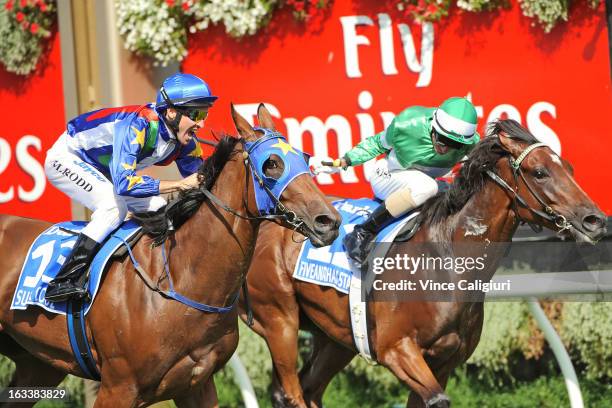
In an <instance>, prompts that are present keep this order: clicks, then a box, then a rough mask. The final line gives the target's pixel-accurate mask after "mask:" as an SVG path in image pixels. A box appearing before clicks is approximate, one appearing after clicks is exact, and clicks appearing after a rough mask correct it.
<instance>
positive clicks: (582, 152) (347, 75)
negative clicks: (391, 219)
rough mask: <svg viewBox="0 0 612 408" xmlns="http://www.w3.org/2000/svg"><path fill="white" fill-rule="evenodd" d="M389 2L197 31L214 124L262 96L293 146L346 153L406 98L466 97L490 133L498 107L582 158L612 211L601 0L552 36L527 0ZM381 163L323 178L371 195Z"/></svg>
mask: <svg viewBox="0 0 612 408" xmlns="http://www.w3.org/2000/svg"><path fill="white" fill-rule="evenodd" d="M390 3H391V2H389V4H390ZM389 4H385V2H380V1H374V0H371V1H366V0H359V1H357V0H355V1H342V2H340V1H339V2H335V3H334V4H333V6H332V7H331V9H329V10H328V11H327V12H326V14H325V15H324V16H320V17H317V18H316V19H314V20H311V21H309V22H306V23H300V22H296V21H295V20H294V19H293V17H292V16H291V15H290V13H288V12H281V13H280V14H275V16H274V19H273V20H272V21H271V23H270V25H269V26H268V27H267V28H266V29H264V30H263V31H262V32H261V33H260V34H258V35H256V36H254V37H251V38H245V39H242V40H233V39H230V38H228V37H227V36H226V35H225V33H224V32H223V28H222V27H217V28H212V29H209V30H207V31H206V32H203V33H200V34H198V35H196V36H194V37H192V38H191V39H190V44H189V56H188V58H187V59H186V61H185V62H184V65H183V68H184V70H185V71H186V72H192V73H194V74H197V75H200V76H201V77H202V78H204V79H205V80H206V81H208V82H209V84H210V85H211V87H212V89H213V91H214V92H215V93H216V94H217V95H219V96H220V99H219V101H218V102H217V104H216V106H215V107H214V109H213V110H212V111H211V115H210V118H209V121H208V126H210V127H212V128H216V129H224V130H226V131H228V132H231V133H234V132H235V131H234V129H233V128H232V126H231V121H230V116H229V103H230V102H233V103H234V104H237V105H238V107H239V109H240V111H241V112H243V113H244V114H247V115H248V116H252V114H253V112H254V109H255V107H256V104H257V103H258V102H265V103H266V104H267V105H268V106H269V107H270V108H271V110H272V113H273V114H274V115H275V117H276V119H277V121H276V123H277V126H278V128H279V130H281V131H282V132H284V133H285V134H286V135H287V136H288V138H289V140H290V142H291V143H292V144H294V145H296V146H298V147H302V148H303V149H304V150H305V151H308V152H310V153H314V154H316V155H325V156H331V157H338V156H339V155H341V154H343V153H344V152H345V151H346V150H348V149H349V148H350V147H351V146H352V145H354V144H356V143H358V142H359V141H360V140H361V139H363V138H365V137H368V136H371V135H372V134H374V133H376V132H379V131H382V130H383V129H384V127H385V126H386V124H388V123H389V122H390V120H391V119H392V118H393V115H394V114H397V113H398V112H400V111H401V110H402V109H404V108H405V107H407V106H411V105H425V106H435V105H438V104H439V103H440V102H441V101H442V100H444V99H446V98H447V97H449V96H454V95H463V96H468V97H469V98H471V99H472V101H473V102H474V104H475V105H476V106H477V109H478V111H479V115H480V117H481V122H480V131H481V133H482V132H483V131H484V126H485V123H486V122H487V121H490V120H493V119H495V118H497V117H511V118H514V119H517V120H519V121H520V122H522V123H523V124H524V125H526V126H527V127H528V128H529V129H530V130H531V131H532V132H533V133H534V134H535V135H536V136H537V137H538V138H540V139H541V140H543V141H546V142H548V143H550V144H551V145H552V146H553V147H555V148H556V149H557V150H559V151H560V152H561V155H562V156H563V157H565V158H566V159H568V160H570V161H571V162H572V163H573V164H574V166H575V169H576V178H577V179H578V181H579V183H580V184H581V185H582V187H583V188H584V189H585V190H586V191H587V193H588V194H589V195H590V196H591V197H592V198H593V199H594V200H595V201H596V202H597V203H598V204H599V205H600V206H601V208H602V209H603V210H604V211H606V212H607V213H608V214H612V195H611V194H610V193H608V188H607V184H608V183H604V184H602V181H603V180H610V178H609V174H610V173H611V172H612V161H611V160H610V159H609V157H607V150H608V149H609V147H610V141H609V139H608V138H609V135H610V130H609V125H608V120H607V119H608V115H609V114H610V112H612V109H611V108H612V103H611V102H612V99H611V92H610V71H609V69H610V68H609V60H608V59H609V57H608V42H607V28H606V21H605V13H604V7H603V4H601V5H600V7H599V8H598V9H597V10H592V9H591V8H589V6H588V5H587V4H586V2H579V3H578V4H575V3H573V7H572V9H571V10H570V19H569V20H570V22H569V23H564V24H560V25H559V26H558V27H556V28H555V29H554V30H553V31H552V32H551V33H550V34H544V33H543V31H542V30H541V28H539V27H534V26H533V20H531V19H528V18H526V17H524V16H522V15H521V12H520V8H519V5H518V4H513V5H512V7H511V9H509V10H503V11H497V12H493V13H476V14H474V13H468V12H460V11H459V10H457V9H454V10H452V11H451V15H450V16H449V17H448V18H446V19H445V20H443V21H442V22H440V23H435V24H430V23H426V24H423V25H421V24H418V23H416V22H414V21H413V20H410V19H408V18H407V17H406V16H405V14H402V13H401V12H399V11H398V10H397V9H396V8H395V6H390V5H389ZM251 119H252V117H251ZM371 168H372V165H371V164H367V165H366V166H365V167H364V168H362V167H359V168H356V169H355V171H354V172H352V171H350V172H345V173H343V174H342V175H334V176H333V177H330V176H327V175H325V176H319V177H318V181H319V182H320V184H321V185H322V187H323V189H324V191H326V192H328V193H334V194H338V195H343V196H353V197H355V196H366V195H371V191H370V188H369V185H368V184H367V182H366V181H365V175H364V173H363V171H364V170H365V171H366V174H367V172H368V171H369V170H370V169H371Z"/></svg>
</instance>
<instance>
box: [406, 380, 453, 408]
mask: <svg viewBox="0 0 612 408" xmlns="http://www.w3.org/2000/svg"><path fill="white" fill-rule="evenodd" d="M448 377H449V374H448V373H443V374H442V373H440V374H438V373H436V379H437V380H438V383H439V384H440V386H441V387H442V388H446V383H447V382H448ZM442 396H446V395H445V394H442V395H441V397H440V398H441V399H440V401H439V402H438V401H436V400H432V401H430V404H429V405H426V404H425V402H424V401H423V398H421V396H420V395H419V394H417V393H416V392H411V393H410V397H409V398H408V402H407V403H406V407H407V408H424V407H448V406H450V402H449V401H448V400H443V398H442ZM447 398H448V397H447ZM436 403H437V404H438V405H436Z"/></svg>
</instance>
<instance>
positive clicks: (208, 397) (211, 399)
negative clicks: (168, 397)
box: [174, 376, 219, 408]
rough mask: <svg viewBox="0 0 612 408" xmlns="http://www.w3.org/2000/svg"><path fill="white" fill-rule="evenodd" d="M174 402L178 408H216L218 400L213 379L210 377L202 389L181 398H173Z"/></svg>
mask: <svg viewBox="0 0 612 408" xmlns="http://www.w3.org/2000/svg"><path fill="white" fill-rule="evenodd" d="M174 402H175V403H176V406H177V407H178V408H218V407H219V400H218V399H217V388H216V387H215V380H214V378H213V377H212V376H211V377H210V378H209V379H208V381H206V383H205V384H204V385H203V386H202V387H200V388H198V389H196V390H194V391H193V392H192V393H189V394H187V395H184V396H182V397H181V398H175V399H174Z"/></svg>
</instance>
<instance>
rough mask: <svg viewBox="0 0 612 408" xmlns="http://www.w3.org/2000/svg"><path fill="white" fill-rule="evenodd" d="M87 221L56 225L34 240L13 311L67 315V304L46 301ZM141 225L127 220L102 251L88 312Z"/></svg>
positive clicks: (91, 280)
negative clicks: (119, 253)
mask: <svg viewBox="0 0 612 408" xmlns="http://www.w3.org/2000/svg"><path fill="white" fill-rule="evenodd" d="M85 225H87V223H86V222H82V221H72V222H63V223H60V224H55V225H53V226H52V227H50V228H48V229H47V230H46V231H45V232H43V233H42V234H40V235H39V236H38V238H36V240H35V241H34V243H33V244H32V246H31V247H30V250H29V251H28V256H27V257H26V260H25V262H24V264H23V268H22V269H21V275H20V276H19V282H18V283H17V288H16V289H15V293H14V295H13V301H12V302H11V309H17V310H25V309H26V308H27V307H28V306H29V305H34V306H40V307H42V308H43V309H45V310H48V311H50V312H52V313H57V314H63V315H65V314H66V302H55V303H50V302H47V301H46V300H45V293H46V292H47V286H48V284H49V282H50V281H51V280H52V279H53V278H54V277H55V276H56V275H57V273H58V272H59V269H60V267H61V266H62V264H63V263H64V261H65V260H66V258H67V257H68V255H69V254H70V251H72V247H73V246H74V244H75V242H76V239H77V234H78V233H79V232H80V231H81V230H82V229H83V227H85ZM139 230H140V226H139V225H138V224H136V223H135V222H134V221H126V222H125V223H123V225H122V226H121V227H119V229H117V230H116V231H115V232H114V233H113V234H111V236H110V237H109V238H108V239H107V241H106V242H105V243H104V245H103V246H102V249H100V250H99V251H98V253H97V254H96V256H95V258H94V260H93V261H92V263H91V270H90V276H89V283H88V291H89V294H90V296H91V299H92V301H91V302H90V303H89V304H88V305H87V306H86V308H85V313H87V312H88V311H89V309H90V307H91V305H92V303H93V299H94V298H95V295H96V294H97V292H98V288H99V286H100V281H101V279H102V273H103V271H104V269H105V266H106V264H107V262H108V261H109V259H110V258H111V257H112V255H113V254H114V253H115V251H116V250H117V249H118V248H119V247H120V246H121V245H123V244H124V241H126V242H127V241H129V240H130V239H131V238H132V237H133V236H134V235H135V234H136V233H138V231H139Z"/></svg>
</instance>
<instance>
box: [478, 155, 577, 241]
mask: <svg viewBox="0 0 612 408" xmlns="http://www.w3.org/2000/svg"><path fill="white" fill-rule="evenodd" d="M539 147H548V145H546V144H545V143H534V144H532V145H529V146H528V147H527V148H526V149H525V150H524V151H523V152H522V153H521V154H520V155H519V157H517V158H516V159H514V158H512V156H509V157H508V161H509V164H510V168H511V169H512V174H513V175H514V181H515V185H516V187H515V188H512V187H511V186H510V185H509V184H508V183H507V182H506V181H505V180H504V179H502V178H501V177H499V176H498V175H497V174H496V173H494V172H493V171H491V170H487V171H486V173H487V175H488V176H489V177H490V178H491V179H492V180H493V181H494V182H495V183H496V184H497V185H499V186H500V187H502V188H503V189H504V190H506V191H508V192H509V193H511V194H512V205H513V207H514V211H515V213H516V216H517V217H518V218H519V220H520V221H521V222H522V223H527V224H528V225H529V226H530V227H531V229H532V230H533V231H534V232H541V231H542V226H541V225H536V224H534V223H532V222H529V221H525V220H523V219H522V218H521V216H520V215H519V213H518V205H520V206H521V207H523V208H526V209H527V210H529V211H530V212H531V213H532V214H535V215H537V216H538V217H541V218H543V219H544V220H546V221H548V222H551V223H553V224H555V226H556V227H557V228H559V231H557V233H561V232H563V231H565V230H568V229H570V228H571V226H572V225H571V223H569V222H568V221H567V219H566V218H565V216H563V215H561V214H559V213H558V212H556V211H555V210H554V209H553V208H552V207H551V206H550V205H548V204H546V202H545V201H544V200H542V198H541V197H540V196H539V195H538V194H537V193H536V191H535V190H534V189H533V188H532V187H531V185H530V184H529V183H528V182H527V179H526V178H525V174H524V173H523V171H522V170H521V163H522V162H523V160H525V158H526V157H527V156H528V155H529V153H531V152H532V151H533V150H535V149H537V148H539ZM519 177H520V178H521V180H523V183H525V186H527V190H529V192H530V193H531V195H532V196H533V197H534V198H535V199H536V201H537V202H538V203H539V204H540V205H541V206H542V208H543V210H544V211H541V210H537V209H535V208H533V207H531V206H530V205H529V204H527V201H526V200H525V199H524V198H523V197H522V196H521V195H520V194H519V193H518V182H519ZM517 203H518V205H517Z"/></svg>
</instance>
